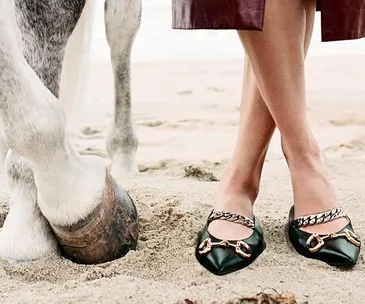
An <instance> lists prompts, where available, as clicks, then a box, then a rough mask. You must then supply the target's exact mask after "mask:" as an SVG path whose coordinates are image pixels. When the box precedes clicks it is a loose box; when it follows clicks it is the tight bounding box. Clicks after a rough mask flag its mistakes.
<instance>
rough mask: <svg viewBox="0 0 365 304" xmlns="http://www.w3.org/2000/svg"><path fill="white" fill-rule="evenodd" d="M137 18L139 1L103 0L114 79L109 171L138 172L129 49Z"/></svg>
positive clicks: (108, 138)
mask: <svg viewBox="0 0 365 304" xmlns="http://www.w3.org/2000/svg"><path fill="white" fill-rule="evenodd" d="M140 21H141V1H140V0H106V1H105V26H106V36H107V40H108V43H109V46H110V51H111V61H112V66H113V72H114V79H115V111H114V119H113V121H112V125H111V128H110V131H109V133H108V136H107V150H108V153H109V155H110V158H111V160H112V174H113V175H115V176H118V177H120V176H123V174H125V173H128V172H138V169H137V164H136V159H135V155H136V151H137V146H138V140H137V137H136V135H135V133H134V130H133V125H132V118H131V85H130V59H131V49H132V46H133V42H134V39H135V36H136V34H137V32H138V29H139V26H140Z"/></svg>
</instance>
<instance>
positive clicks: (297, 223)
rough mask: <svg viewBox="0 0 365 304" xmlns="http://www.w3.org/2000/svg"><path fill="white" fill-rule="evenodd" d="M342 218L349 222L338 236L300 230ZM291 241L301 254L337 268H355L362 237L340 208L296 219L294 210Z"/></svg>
mask: <svg viewBox="0 0 365 304" xmlns="http://www.w3.org/2000/svg"><path fill="white" fill-rule="evenodd" d="M342 217H345V218H347V220H348V222H349V223H348V224H347V225H346V227H344V228H343V229H342V230H340V231H338V232H336V233H330V234H326V235H322V234H321V235H318V234H316V233H314V234H311V233H308V232H305V231H303V230H300V228H301V227H306V226H312V225H317V224H321V223H326V222H330V221H333V220H335V219H338V218H342ZM289 240H290V242H291V243H292V244H293V246H294V248H295V250H296V251H297V252H298V253H299V254H301V255H303V256H305V257H307V258H311V259H316V260H320V261H322V262H325V263H327V264H329V265H331V266H338V267H352V266H354V265H355V264H356V262H357V259H358V256H359V253H360V247H361V241H360V237H359V236H358V235H357V234H355V232H354V230H353V228H352V225H351V221H350V219H349V218H348V216H347V215H346V214H345V212H344V211H343V209H342V208H341V207H339V208H336V209H331V210H328V211H326V212H323V213H317V214H313V215H307V216H302V217H298V218H296V219H294V207H292V208H291V209H290V212H289Z"/></svg>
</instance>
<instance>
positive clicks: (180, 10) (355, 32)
mask: <svg viewBox="0 0 365 304" xmlns="http://www.w3.org/2000/svg"><path fill="white" fill-rule="evenodd" d="M265 1H271V0H172V27H173V28H174V29H188V30H193V29H206V30H208V29H215V30H224V29H235V30H258V31H262V30H263V29H264V15H265ZM303 1H305V0H303ZM317 10H318V11H320V12H321V28H322V41H336V40H349V39H358V38H363V37H365V0H317Z"/></svg>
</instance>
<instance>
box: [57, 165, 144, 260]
mask: <svg viewBox="0 0 365 304" xmlns="http://www.w3.org/2000/svg"><path fill="white" fill-rule="evenodd" d="M51 226H52V229H53V231H54V233H55V235H56V237H57V239H58V241H59V243H60V246H61V250H62V255H63V256H64V257H65V258H67V259H69V260H71V261H73V262H75V263H79V264H99V263H105V262H109V261H112V260H115V259H118V258H121V257H123V256H125V255H126V254H127V253H128V252H129V251H130V250H135V249H136V246H137V240H138V234H139V219H138V214H137V210H136V207H135V205H134V202H133V200H132V198H131V197H130V196H129V195H128V193H127V192H126V191H124V190H123V189H122V188H121V187H120V186H119V185H118V184H117V183H116V182H115V180H114V179H113V178H112V177H111V176H110V174H109V173H108V172H107V173H106V180H105V189H104V191H103V193H102V196H101V197H100V204H99V205H98V206H97V207H96V208H95V209H94V210H93V211H92V212H91V213H90V215H89V216H88V217H87V218H86V219H83V220H81V221H79V222H78V223H76V224H74V225H72V226H68V227H60V226H54V225H51Z"/></svg>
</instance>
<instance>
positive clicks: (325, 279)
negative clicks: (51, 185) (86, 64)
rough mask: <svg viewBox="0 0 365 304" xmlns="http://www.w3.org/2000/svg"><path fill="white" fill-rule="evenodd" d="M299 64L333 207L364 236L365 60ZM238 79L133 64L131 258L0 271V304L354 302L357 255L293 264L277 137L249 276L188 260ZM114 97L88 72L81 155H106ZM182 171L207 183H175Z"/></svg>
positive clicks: (225, 70) (227, 140)
mask: <svg viewBox="0 0 365 304" xmlns="http://www.w3.org/2000/svg"><path fill="white" fill-rule="evenodd" d="M307 66H308V73H307V78H308V85H307V90H308V101H309V104H308V113H309V115H310V120H311V123H312V125H313V128H314V131H315V134H316V136H317V138H318V139H319V141H320V143H321V145H322V147H323V148H324V149H325V151H326V156H327V161H328V168H329V172H330V175H331V177H332V178H333V182H334V184H335V186H336V189H337V193H338V197H339V200H340V201H341V203H342V205H343V206H344V208H345V209H346V210H347V212H348V214H349V215H350V216H351V218H352V220H353V224H354V226H355V229H356V230H357V232H358V233H359V234H360V235H361V236H362V237H363V238H365V187H364V185H365V57H362V58H350V57H342V58H325V59H323V58H316V57H313V58H309V60H308V62H307ZM241 75H242V64H241V62H229V61H228V62H211V63H208V62H206V63H202V62H196V63H194V62H193V63H162V64H160V63H138V64H134V65H133V113H134V114H133V118H134V122H135V125H136V130H137V134H138V137H139V140H140V147H139V151H138V164H139V167H140V170H141V173H140V174H139V175H138V176H136V177H134V178H133V179H130V180H127V181H124V182H123V185H124V187H125V188H126V189H128V190H129V191H130V193H131V195H132V197H134V198H135V201H136V204H137V206H138V209H139V212H140V215H141V226H142V230H141V237H140V241H139V245H138V250H137V251H136V252H131V253H130V254H128V255H127V256H126V257H125V258H123V259H120V260H118V261H114V262H111V263H107V264H103V265H98V266H82V265H76V264H73V263H71V262H69V261H67V260H65V259H62V258H59V257H50V258H47V259H44V260H41V261H35V262H31V263H22V264H15V265H9V264H7V263H5V262H3V263H0V303H4V304H5V303H9V304H10V303H11V304H13V303H14V304H15V303H37V304H38V303H47V304H50V303H125V304H129V303H138V304H139V303H141V304H142V303H146V304H153V303H163V304H173V303H179V302H180V303H183V302H184V300H185V299H189V300H191V301H197V303H204V304H208V303H209V304H210V303H213V302H214V303H245V302H243V301H239V300H238V299H240V298H243V297H247V296H254V295H255V294H257V293H259V292H261V291H267V292H269V293H274V291H272V289H270V288H274V289H275V290H277V291H278V292H279V293H283V292H286V293H292V294H294V295H295V297H296V299H297V302H298V303H303V302H305V301H308V303H310V304H313V303H314V304H320V303H337V304H339V303H350V304H352V303H354V304H358V303H363V301H364V298H365V288H364V287H365V281H364V273H365V264H364V254H362V255H361V256H360V258H359V262H358V264H357V265H356V267H355V268H354V269H353V270H351V271H341V270H338V269H334V268H331V267H329V266H326V265H325V264H322V263H320V262H317V261H311V260H308V259H305V258H302V257H300V256H299V255H298V254H296V253H295V252H294V251H293V249H292V248H291V247H290V245H289V244H288V242H287V241H286V236H285V225H286V221H287V212H288V210H289V207H290V206H291V204H292V193H291V184H290V179H289V175H288V170H287V167H286V165H285V162H284V160H283V157H282V154H281V150H280V146H279V140H278V136H277V134H276V137H275V138H274V141H273V143H272V146H271V149H270V153H269V155H268V157H267V162H266V164H265V169H264V176H263V181H262V188H261V193H260V197H259V200H258V202H257V205H256V211H255V213H256V215H257V216H259V217H260V218H261V221H262V224H263V227H264V229H265V233H266V239H267V243H268V247H267V250H266V251H265V252H264V253H263V254H262V256H260V257H259V258H258V259H257V261H256V262H255V263H254V264H252V265H251V266H250V267H248V268H247V269H245V270H243V271H240V272H237V273H234V274H231V275H228V276H224V277H216V276H213V275H211V274H209V273H208V272H207V271H205V270H204V269H203V268H202V267H200V265H199V264H198V263H197V262H196V261H195V258H194V255H193V251H194V242H195V235H196V232H197V231H198V230H199V229H200V228H201V226H202V225H203V223H204V222H205V219H206V216H207V214H208V212H209V211H210V209H211V204H212V203H213V201H214V195H215V191H216V188H217V182H216V181H212V180H214V177H217V178H218V179H219V175H220V172H221V169H222V168H223V167H224V165H225V164H226V163H227V159H228V158H229V157H230V153H231V151H232V149H233V145H234V142H235V137H236V131H237V130H236V129H237V120H238V108H239V98H240V93H241V92H240V85H241V78H242V77H241ZM112 96H113V92H112V81H111V72H110V66H109V65H107V64H94V65H93V66H92V70H91V74H90V83H89V85H88V91H87V93H86V96H85V102H84V108H83V113H82V115H81V116H80V117H79V119H78V122H79V126H78V127H79V128H81V129H82V132H80V133H78V134H76V135H75V136H74V138H73V141H74V144H75V145H77V147H78V149H79V151H81V152H82V153H84V154H97V155H101V156H102V157H106V152H105V148H104V146H105V144H104V137H105V132H106V129H107V126H108V124H109V121H110V119H111V115H112V111H113V109H112V103H113V100H112ZM190 165H194V166H198V167H199V168H200V169H202V170H205V172H208V173H211V175H209V174H207V175H204V174H203V175H202V176H201V177H200V178H194V177H190V178H187V177H184V175H185V174H186V172H190V171H188V170H186V168H187V167H188V166H190ZM0 182H1V193H0V195H1V200H0V226H1V225H2V222H3V220H4V217H5V214H6V210H7V201H8V194H9V192H8V189H7V186H6V180H5V177H4V175H3V174H2V175H1V179H0ZM185 303H189V301H186V302H185ZM251 303H254V302H251ZM283 303H284V302H283ZM287 303H289V302H287Z"/></svg>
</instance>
